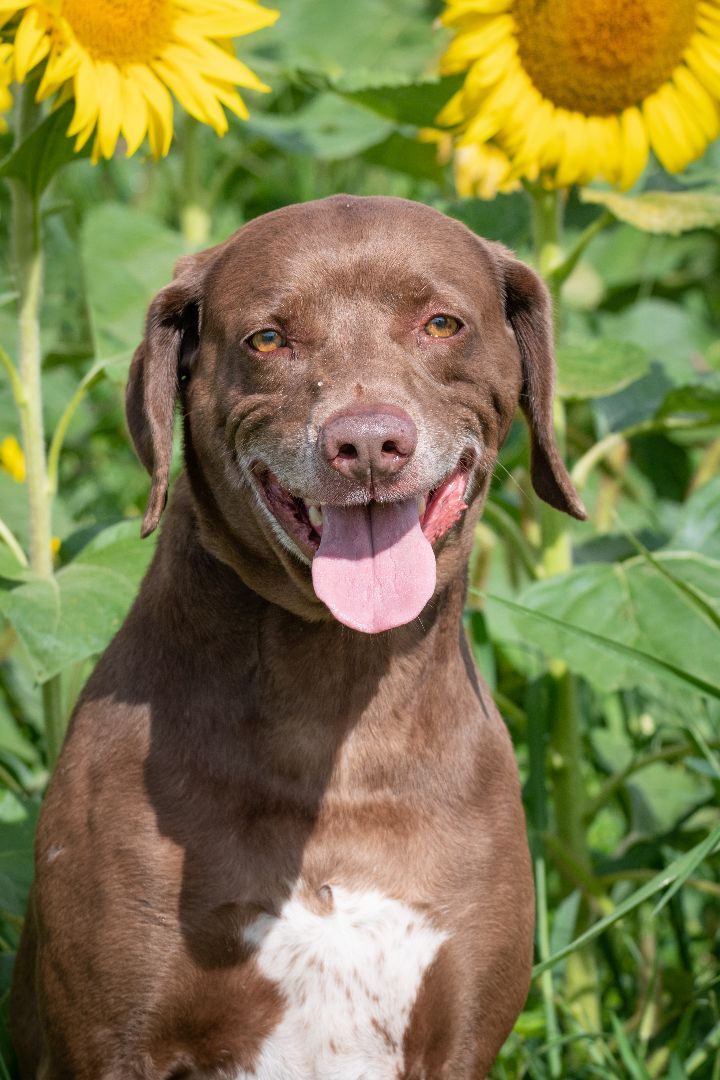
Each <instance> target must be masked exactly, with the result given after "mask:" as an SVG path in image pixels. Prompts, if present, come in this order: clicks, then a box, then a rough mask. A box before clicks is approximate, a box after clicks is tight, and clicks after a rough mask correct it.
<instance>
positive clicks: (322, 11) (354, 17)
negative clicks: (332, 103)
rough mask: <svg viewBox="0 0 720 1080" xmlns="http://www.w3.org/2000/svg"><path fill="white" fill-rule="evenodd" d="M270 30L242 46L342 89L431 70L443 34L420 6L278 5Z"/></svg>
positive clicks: (316, 0)
mask: <svg viewBox="0 0 720 1080" xmlns="http://www.w3.org/2000/svg"><path fill="white" fill-rule="evenodd" d="M274 6H275V7H277V8H278V9H279V10H280V18H279V19H278V21H277V23H276V24H275V25H274V26H273V27H272V29H271V30H269V31H265V32H264V34H262V35H260V34H258V35H254V34H253V35H252V37H249V38H245V39H244V40H243V46H244V55H245V54H247V53H250V54H252V51H253V50H254V49H257V50H258V51H260V52H261V53H262V54H263V55H265V56H268V57H270V58H272V59H275V60H277V61H279V62H280V65H281V68H282V69H284V70H288V69H289V70H294V71H304V72H314V73H318V74H321V75H324V76H326V77H329V78H331V79H333V80H342V85H343V86H344V87H345V88H347V89H360V88H361V87H366V86H387V85H395V84H397V83H398V82H399V83H401V84H402V83H404V82H407V79H408V77H410V78H417V76H418V75H419V74H423V73H427V72H432V71H434V70H435V67H436V63H437V57H438V56H439V55H440V53H441V52H442V49H443V45H444V43H445V42H446V41H447V39H448V36H449V35H448V33H447V32H446V31H444V30H440V31H439V32H437V33H433V28H432V16H431V14H430V13H429V12H428V9H427V5H426V3H425V0H394V3H388V2H387V0H343V3H342V4H338V3H337V0H277V2H276V3H275V4H274Z"/></svg>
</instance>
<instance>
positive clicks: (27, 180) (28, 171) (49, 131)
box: [0, 101, 91, 198]
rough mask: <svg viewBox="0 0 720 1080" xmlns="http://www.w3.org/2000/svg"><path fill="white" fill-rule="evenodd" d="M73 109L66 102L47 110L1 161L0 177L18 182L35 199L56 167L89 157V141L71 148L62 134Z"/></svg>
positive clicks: (59, 167) (69, 140)
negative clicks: (77, 147) (48, 111)
mask: <svg viewBox="0 0 720 1080" xmlns="http://www.w3.org/2000/svg"><path fill="white" fill-rule="evenodd" d="M73 109H74V105H73V103H72V102H71V101H68V102H67V103H66V104H65V105H63V106H62V107H61V108H60V109H56V110H55V111H54V112H51V113H50V115H49V116H47V117H46V118H45V119H44V120H43V121H42V123H40V124H38V126H37V127H36V128H35V129H34V131H31V132H30V134H29V135H28V137H27V138H26V139H25V140H24V141H23V142H22V143H21V144H20V146H18V147H17V148H16V149H15V150H13V152H12V153H11V154H10V156H9V157H7V158H6V159H5V161H3V163H2V165H0V176H5V177H7V178H9V179H14V180H20V181H22V183H23V184H24V185H25V187H26V188H27V189H28V191H29V192H30V194H31V195H33V196H35V198H38V197H39V196H40V195H42V193H43V191H45V189H46V187H47V186H48V184H49V183H50V181H51V180H52V178H53V177H54V176H55V174H56V173H57V172H58V170H59V169H61V168H62V167H63V166H64V165H67V164H68V162H70V161H73V160H74V159H76V158H83V157H89V155H90V147H91V142H89V143H87V144H86V145H85V146H84V147H83V149H82V150H79V151H75V149H74V146H75V141H74V139H69V138H68V137H67V135H66V134H65V132H66V131H67V128H68V125H69V124H70V120H71V118H72V114H73Z"/></svg>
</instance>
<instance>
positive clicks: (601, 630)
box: [490, 552, 720, 697]
mask: <svg viewBox="0 0 720 1080" xmlns="http://www.w3.org/2000/svg"><path fill="white" fill-rule="evenodd" d="M656 559H657V561H658V562H659V563H660V564H662V565H663V566H666V567H668V568H669V570H670V571H671V573H672V575H674V576H675V577H678V578H681V579H682V580H683V581H684V582H685V583H687V584H688V585H689V586H691V587H692V589H693V590H695V591H696V592H697V594H698V595H699V596H701V597H702V598H703V600H704V602H706V603H707V604H709V605H711V606H712V608H713V609H715V610H717V611H720V563H718V562H717V561H715V560H714V559H709V558H707V557H706V556H703V555H698V554H694V553H690V552H666V553H661V554H658V555H657V556H656ZM494 603H500V604H501V605H503V606H504V607H506V608H508V609H509V610H510V611H511V612H512V615H513V623H514V625H515V629H516V632H517V634H518V636H519V639H520V640H522V641H523V642H524V643H525V644H526V645H527V644H528V643H530V644H533V645H534V646H535V647H536V648H538V649H539V650H541V651H542V652H543V653H544V654H545V655H547V656H558V657H560V658H561V659H563V660H565V661H566V662H567V664H568V665H569V667H570V668H571V670H573V671H575V672H577V673H578V674H581V675H583V676H584V677H585V678H586V679H588V680H589V681H590V682H591V683H593V684H594V685H595V686H597V687H598V688H599V689H601V690H603V691H607V690H610V689H618V688H621V687H629V686H634V685H638V684H639V683H642V682H645V681H647V679H648V678H652V679H656V678H661V679H669V680H671V681H673V682H675V683H677V682H680V683H681V684H682V683H684V684H685V685H686V686H687V687H688V688H689V687H695V688H696V689H697V690H699V691H700V692H702V693H706V694H710V695H711V696H715V697H720V666H719V665H718V656H719V655H720V632H718V629H717V626H716V625H715V624H714V622H713V620H712V619H710V618H709V617H707V616H706V615H705V614H704V613H703V612H702V610H701V609H700V608H699V607H698V605H697V603H696V602H695V600H694V598H693V596H692V595H689V594H688V593H687V592H685V591H683V590H681V589H680V588H678V587H676V586H675V585H674V584H673V582H672V581H671V580H669V579H668V578H667V577H665V576H663V574H661V573H659V572H658V570H657V569H655V567H654V566H653V565H652V564H649V563H648V562H647V561H646V560H645V559H644V558H642V557H641V558H636V559H630V560H628V561H627V562H625V563H617V564H607V563H606V564H590V565H588V566H584V567H580V568H578V569H576V570H573V571H571V572H570V573H568V574H563V575H560V576H558V577H554V578H549V579H548V580H546V581H542V582H538V583H536V584H533V585H531V586H529V588H527V589H526V590H525V592H524V593H523V595H522V597H521V599H520V603H519V604H515V603H514V602H511V601H508V600H505V599H501V598H495V597H494V598H492V599H491V600H490V609H491V617H490V627H491V629H492V625H493V620H492V605H493V604H494Z"/></svg>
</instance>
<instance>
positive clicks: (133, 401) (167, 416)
mask: <svg viewBox="0 0 720 1080" xmlns="http://www.w3.org/2000/svg"><path fill="white" fill-rule="evenodd" d="M208 255H210V252H201V253H200V254H198V255H186V256H184V257H183V258H182V259H179V260H178V262H177V264H176V266H175V278H174V280H173V281H172V282H171V283H170V284H169V285H166V287H165V288H164V289H162V290H161V291H160V292H159V293H158V294H157V296H156V297H155V299H154V300H153V302H152V303H151V304H150V308H149V309H148V313H147V320H146V323H145V337H144V338H143V341H142V343H141V344H140V345H139V346H138V348H137V349H136V350H135V355H134V356H133V359H132V363H131V365H130V376H129V380H128V385H127V390H126V392H125V413H126V416H127V422H128V428H129V430H130V435H131V436H132V440H133V443H134V444H135V449H136V451H137V454H138V457H139V458H140V460H141V461H142V463H143V465H144V466H145V468H146V469H147V471H148V472H149V473H150V476H151V477H152V487H151V489H150V498H149V500H148V505H147V509H146V511H145V517H144V518H143V523H142V529H141V533H140V535H141V536H149V534H150V533H151V532H153V531H154V530H155V529H156V528H157V525H158V522H159V521H160V515H161V514H162V512H163V510H164V509H165V503H166V501H167V488H168V479H169V475H170V461H171V458H172V441H173V422H174V419H175V402H176V400H177V397H178V392H179V387H180V380H181V379H182V378H187V377H188V375H189V371H190V369H191V366H192V359H193V354H194V352H195V350H196V349H197V346H198V342H199V339H200V323H201V319H202V283H203V278H204V273H203V268H204V265H205V263H206V262H207V257H208Z"/></svg>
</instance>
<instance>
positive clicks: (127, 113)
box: [120, 73, 148, 157]
mask: <svg viewBox="0 0 720 1080" xmlns="http://www.w3.org/2000/svg"><path fill="white" fill-rule="evenodd" d="M120 94H121V97H122V124H121V130H122V133H123V136H124V138H125V144H126V154H127V157H131V156H132V155H133V154H134V153H135V151H136V150H137V149H138V147H139V146H140V144H141V143H142V141H143V139H144V138H145V135H146V134H147V129H148V106H147V102H146V100H145V98H144V97H143V95H142V93H141V91H140V88H139V87H138V85H137V83H135V82H134V81H133V80H132V79H129V78H128V77H127V75H125V74H124V73H123V74H121V76H120Z"/></svg>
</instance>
